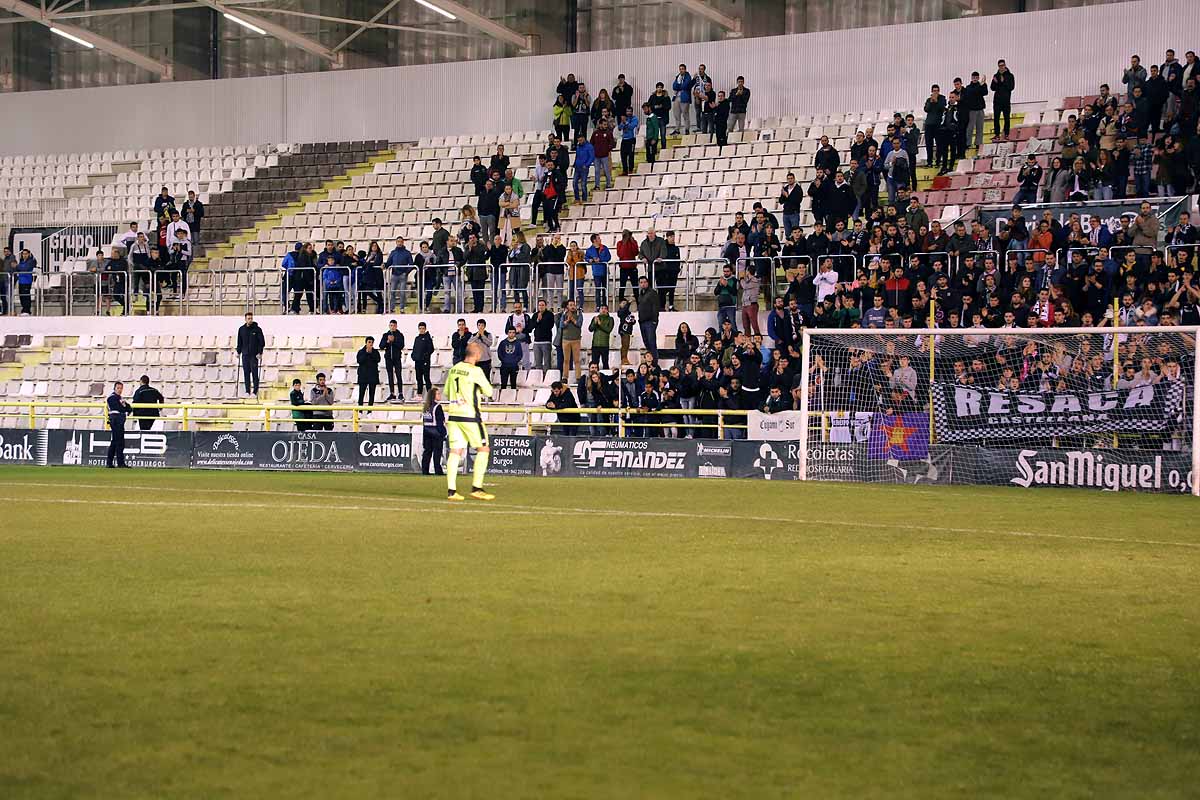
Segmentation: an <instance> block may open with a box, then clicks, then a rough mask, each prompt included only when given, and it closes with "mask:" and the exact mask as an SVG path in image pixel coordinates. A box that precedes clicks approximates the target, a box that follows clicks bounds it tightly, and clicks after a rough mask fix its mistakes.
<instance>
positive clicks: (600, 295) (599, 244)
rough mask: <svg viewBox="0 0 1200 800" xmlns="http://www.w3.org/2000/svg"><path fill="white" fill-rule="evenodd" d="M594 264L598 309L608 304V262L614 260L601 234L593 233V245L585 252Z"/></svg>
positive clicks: (593, 272) (586, 257) (590, 262)
mask: <svg viewBox="0 0 1200 800" xmlns="http://www.w3.org/2000/svg"><path fill="white" fill-rule="evenodd" d="M583 257H584V258H585V259H587V262H588V263H589V264H591V265H592V282H593V283H594V284H595V285H596V309H597V310H599V309H600V306H603V305H608V262H610V261H612V251H610V250H609V249H608V248H607V247H605V246H604V242H603V241H602V240H601V239H600V234H598V233H593V234H592V246H591V247H589V248H588V249H587V250H586V251H585V252H584V254H583Z"/></svg>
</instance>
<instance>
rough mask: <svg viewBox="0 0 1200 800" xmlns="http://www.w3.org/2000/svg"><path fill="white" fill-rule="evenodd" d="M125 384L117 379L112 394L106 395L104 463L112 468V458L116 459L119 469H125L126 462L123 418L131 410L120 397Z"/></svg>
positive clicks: (126, 466)
mask: <svg viewBox="0 0 1200 800" xmlns="http://www.w3.org/2000/svg"><path fill="white" fill-rule="evenodd" d="M124 389H125V384H123V383H121V382H120V381H117V382H116V383H115V384H113V391H112V394H110V395H109V396H108V427H109V429H110V430H109V434H110V436H109V441H108V458H107V459H106V460H105V465H106V466H107V467H108V468H109V469H112V468H113V460H114V459H115V460H116V466H118V467H120V468H121V469H127V468H128V467H129V465H128V464H126V463H125V419H126V417H128V416H129V412H131V411H133V409H132V408H130V407H129V403H126V402H125V401H124V400H123V399H122V398H121V392H122V391H124Z"/></svg>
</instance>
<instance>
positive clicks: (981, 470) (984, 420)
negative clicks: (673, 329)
mask: <svg viewBox="0 0 1200 800" xmlns="http://www.w3.org/2000/svg"><path fill="white" fill-rule="evenodd" d="M803 345H804V348H803V354H804V361H803V368H802V371H801V378H800V386H799V387H798V388H797V392H796V393H797V394H799V395H800V396H799V397H798V398H797V399H798V400H799V409H800V412H801V414H800V416H801V419H800V428H801V430H802V431H805V433H806V437H805V445H806V446H805V447H804V448H802V451H803V452H802V453H801V455H800V461H801V463H800V475H801V478H802V479H807V480H846V481H869V482H880V483H911V484H916V483H934V484H996V485H1010V486H1021V487H1026V488H1028V487H1034V486H1078V487H1088V488H1097V489H1106V490H1110V491H1115V490H1120V491H1126V490H1140V491H1155V492H1173V493H1192V494H1200V490H1198V488H1197V486H1196V480H1195V478H1194V476H1195V473H1196V469H1197V466H1198V465H1197V461H1200V459H1198V458H1197V457H1196V456H1197V453H1195V452H1194V448H1193V441H1194V439H1195V438H1196V436H1197V409H1198V407H1200V406H1198V402H1200V400H1198V393H1197V385H1196V362H1197V329H1196V328H1180V327H1174V328H1168V327H1159V328H1148V327H1130V328H1086V329H1081V328H1070V329H1046V330H1036V329H1025V328H1003V329H975V330H972V329H959V330H947V329H942V328H939V329H936V330H934V331H925V330H912V329H879V330H871V331H867V330H865V329H848V330H823V329H810V330H809V331H808V332H807V333H805V335H804V341H803Z"/></svg>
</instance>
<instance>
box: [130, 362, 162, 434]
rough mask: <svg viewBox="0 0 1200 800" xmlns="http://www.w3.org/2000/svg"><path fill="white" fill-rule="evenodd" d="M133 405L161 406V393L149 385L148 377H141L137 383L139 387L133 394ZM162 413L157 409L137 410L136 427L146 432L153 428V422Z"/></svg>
mask: <svg viewBox="0 0 1200 800" xmlns="http://www.w3.org/2000/svg"><path fill="white" fill-rule="evenodd" d="M133 402H134V405H138V404H141V403H146V404H153V405H162V403H163V396H162V392H160V391H159V390H158V389H155V388H154V387H153V386H151V385H150V376H148V375H143V376H142V377H141V380H140V381H139V386H138V388H137V389H135V390H134V392H133ZM161 413H162V411H161V410H160V409H157V408H139V409H138V410H137V414H136V415H135V418H136V419H137V421H138V427H139V428H141V429H142V430H144V431H148V430H150V429H151V428H153V427H154V420H156V419H158V417H159V415H160V414H161Z"/></svg>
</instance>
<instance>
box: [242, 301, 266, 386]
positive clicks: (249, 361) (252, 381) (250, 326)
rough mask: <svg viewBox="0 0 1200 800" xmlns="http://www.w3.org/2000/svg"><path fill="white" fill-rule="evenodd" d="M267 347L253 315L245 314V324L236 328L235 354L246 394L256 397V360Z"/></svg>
mask: <svg viewBox="0 0 1200 800" xmlns="http://www.w3.org/2000/svg"><path fill="white" fill-rule="evenodd" d="M266 347H267V344H266V337H264V336H263V332H262V328H260V327H258V323H257V322H255V321H254V315H253V314H250V313H247V314H246V324H245V325H243V326H242V327H240V328H238V333H237V354H238V356H239V357H240V358H241V360H242V376H243V377H244V378H245V381H246V394H248V395H254V396H255V397H257V396H258V360H259V359H260V358H261V357H262V354H263V350H265V349H266Z"/></svg>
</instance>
